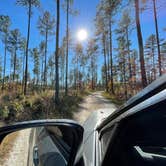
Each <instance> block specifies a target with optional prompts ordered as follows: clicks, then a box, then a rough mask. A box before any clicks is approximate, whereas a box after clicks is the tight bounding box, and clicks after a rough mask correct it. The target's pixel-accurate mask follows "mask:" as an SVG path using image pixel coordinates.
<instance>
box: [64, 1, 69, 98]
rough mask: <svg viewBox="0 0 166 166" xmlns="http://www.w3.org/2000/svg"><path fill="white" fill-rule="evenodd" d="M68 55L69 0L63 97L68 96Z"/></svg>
mask: <svg viewBox="0 0 166 166" xmlns="http://www.w3.org/2000/svg"><path fill="white" fill-rule="evenodd" d="M68 53H69V0H67V11H66V78H65V95H66V96H67V95H68Z"/></svg>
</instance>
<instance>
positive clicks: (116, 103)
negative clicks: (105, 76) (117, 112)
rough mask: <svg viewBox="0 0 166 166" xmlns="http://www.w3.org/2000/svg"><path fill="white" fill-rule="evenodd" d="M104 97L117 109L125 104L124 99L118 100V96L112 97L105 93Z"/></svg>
mask: <svg viewBox="0 0 166 166" xmlns="http://www.w3.org/2000/svg"><path fill="white" fill-rule="evenodd" d="M102 96H103V97H104V98H106V99H108V100H110V102H112V103H114V104H115V105H116V106H117V107H120V106H121V105H123V104H124V102H125V101H124V100H123V99H118V97H117V96H116V95H111V94H109V93H108V92H103V93H102Z"/></svg>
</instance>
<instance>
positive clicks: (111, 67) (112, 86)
mask: <svg viewBox="0 0 166 166" xmlns="http://www.w3.org/2000/svg"><path fill="white" fill-rule="evenodd" d="M109 30H110V34H109V35H110V69H111V92H112V94H115V92H114V80H113V57H112V23H111V20H110V28H109Z"/></svg>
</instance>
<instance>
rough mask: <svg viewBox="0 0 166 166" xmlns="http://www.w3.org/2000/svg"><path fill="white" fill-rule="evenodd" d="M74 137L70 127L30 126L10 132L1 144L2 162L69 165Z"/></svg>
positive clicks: (6, 165) (9, 163) (6, 164)
mask: <svg viewBox="0 0 166 166" xmlns="http://www.w3.org/2000/svg"><path fill="white" fill-rule="evenodd" d="M73 141H74V136H73V132H72V130H71V128H69V127H67V126H44V127H37V128H29V129H24V130H20V131H16V132H13V133H11V134H9V135H7V136H6V137H5V138H4V139H3V141H2V142H1V144H0V165H2V166H3V165H5V166H8V165H11V163H12V165H21V166H33V165H34V166H46V165H47V166H53V165H67V163H68V161H69V159H70V152H71V148H72V146H73V143H74V142H73Z"/></svg>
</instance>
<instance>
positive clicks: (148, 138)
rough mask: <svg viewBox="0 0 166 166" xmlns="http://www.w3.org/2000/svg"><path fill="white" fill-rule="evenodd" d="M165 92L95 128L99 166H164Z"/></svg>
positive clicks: (165, 157)
mask: <svg viewBox="0 0 166 166" xmlns="http://www.w3.org/2000/svg"><path fill="white" fill-rule="evenodd" d="M165 107H166V90H165V89H164V90H161V91H159V92H158V93H156V94H155V95H152V96H151V97H149V98H147V99H146V100H143V101H142V102H140V103H139V104H136V105H135V106H134V107H131V108H130V109H128V110H127V111H126V112H124V113H122V114H120V115H119V116H117V117H116V118H115V119H112V120H111V121H110V122H109V123H107V124H106V125H104V126H102V128H100V127H99V128H98V130H97V131H98V138H97V139H98V141H97V146H96V147H97V148H96V149H97V153H98V155H97V156H96V160H97V161H96V163H98V165H102V166H105V165H108V163H109V165H112V166H116V165H121V166H130V165H131V166H133V165H134V166H137V165H138V166H140V165H142V166H144V165H148V166H154V165H161V166H162V165H166V141H165V140H166V133H165V131H166V112H165Z"/></svg>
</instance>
